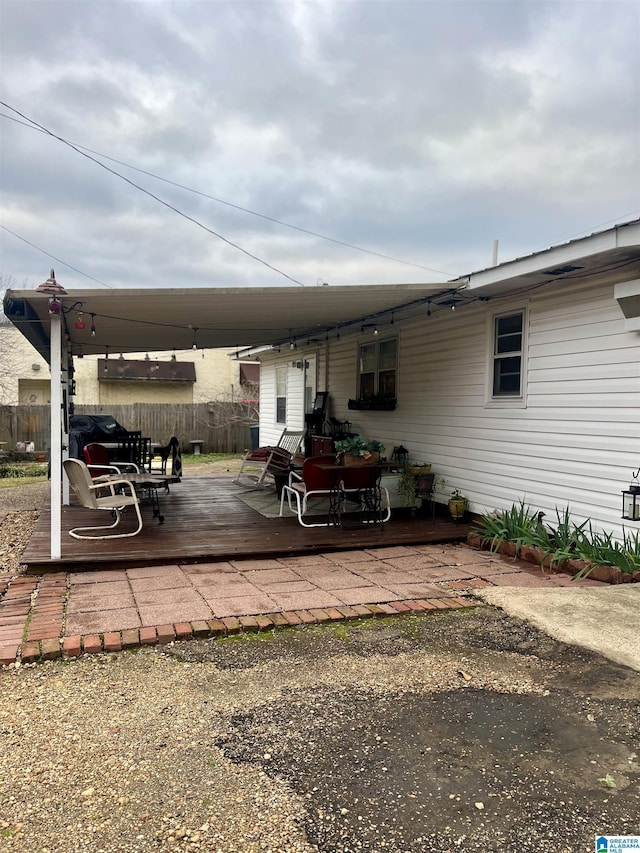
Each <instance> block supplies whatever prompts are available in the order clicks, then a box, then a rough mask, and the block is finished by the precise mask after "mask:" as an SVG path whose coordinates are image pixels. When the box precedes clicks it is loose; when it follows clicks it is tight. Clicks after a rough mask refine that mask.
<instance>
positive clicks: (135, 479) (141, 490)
mask: <svg viewBox="0 0 640 853" xmlns="http://www.w3.org/2000/svg"><path fill="white" fill-rule="evenodd" d="M108 479H109V480H128V481H129V482H130V483H131V485H132V486H133V488H134V489H135V492H136V494H137V495H138V496H139V497H140V498H141V499H142V500H148V501H149V502H150V503H151V507H152V509H153V517H154V518H157V519H158V523H159V524H162V523H163V522H164V515H162V513H161V512H160V498H159V497H158V489H164V490H165V491H166V492H168V491H169V477H165V476H163V475H162V474H160V475H159V476H158V475H156V474H153V475H152V474H145V473H141V474H129V473H126V472H123V473H122V474H116V475H114V476H110V477H109V478H108Z"/></svg>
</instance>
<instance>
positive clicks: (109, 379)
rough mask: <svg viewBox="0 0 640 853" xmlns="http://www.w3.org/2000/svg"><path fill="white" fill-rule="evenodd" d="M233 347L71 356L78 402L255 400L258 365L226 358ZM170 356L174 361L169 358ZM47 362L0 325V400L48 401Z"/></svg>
mask: <svg viewBox="0 0 640 853" xmlns="http://www.w3.org/2000/svg"><path fill="white" fill-rule="evenodd" d="M230 352H233V351H232V350H220V349H211V350H197V351H195V352H192V351H189V352H188V353H184V352H180V353H177V354H176V355H175V356H174V353H173V351H171V350H169V351H166V352H160V353H153V354H152V355H147V354H146V353H128V354H127V355H126V356H124V357H122V358H121V357H120V356H119V354H117V355H115V356H112V357H110V358H109V359H105V358H98V357H97V356H86V357H85V358H75V359H74V369H75V374H74V378H75V383H76V395H75V397H74V401H75V403H76V404H78V405H92V404H100V405H109V404H113V405H119V404H127V403H202V402H208V401H212V400H225V401H235V402H237V401H238V400H247V399H250V400H254V399H257V397H258V387H259V382H260V365H259V364H257V363H256V362H238V361H233V360H232V359H230V358H229V353H230ZM174 359H175V360H174ZM49 382H50V374H49V365H48V364H47V362H46V361H45V360H44V358H42V356H41V355H39V354H38V352H37V351H36V350H35V349H34V348H33V347H32V346H31V344H30V343H29V342H28V341H27V339H26V338H25V337H24V336H23V335H22V334H21V333H20V332H19V331H18V329H16V327H15V326H13V325H11V324H6V325H4V324H3V325H0V402H2V403H3V404H5V405H22V406H29V405H31V406H40V405H47V404H49V402H50V387H49Z"/></svg>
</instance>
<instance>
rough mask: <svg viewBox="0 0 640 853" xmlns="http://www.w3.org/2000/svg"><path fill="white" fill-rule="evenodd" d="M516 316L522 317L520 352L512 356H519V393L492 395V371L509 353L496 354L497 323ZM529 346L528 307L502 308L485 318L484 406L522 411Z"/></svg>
mask: <svg viewBox="0 0 640 853" xmlns="http://www.w3.org/2000/svg"><path fill="white" fill-rule="evenodd" d="M516 314H520V315H521V316H522V339H521V346H520V350H518V351H516V350H514V351H513V353H512V354H513V355H516V354H517V355H519V356H520V393H519V394H494V390H493V383H494V370H495V363H496V360H497V359H499V358H508V357H509V355H510V354H509V353H497V352H496V328H497V321H498V320H499V319H502V318H503V317H512V316H514V315H516ZM528 345H529V306H528V303H527V304H522V303H519V304H517V305H509V306H503V307H502V308H501V310H500V311H494V312H492V313H490V314H489V315H488V316H487V379H486V400H485V405H486V406H488V407H491V408H506V409H522V408H526V405H527V352H528Z"/></svg>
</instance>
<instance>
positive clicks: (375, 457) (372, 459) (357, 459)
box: [340, 451, 380, 465]
mask: <svg viewBox="0 0 640 853" xmlns="http://www.w3.org/2000/svg"><path fill="white" fill-rule="evenodd" d="M340 461H341V464H342V465H377V463H378V462H379V461H380V454H379V453H378V452H377V451H376V452H374V453H371V454H370V455H369V456H368V457H366V458H365V457H364V456H356V455H355V454H354V453H341V454H340Z"/></svg>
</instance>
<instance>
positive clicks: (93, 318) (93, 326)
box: [91, 314, 96, 338]
mask: <svg viewBox="0 0 640 853" xmlns="http://www.w3.org/2000/svg"><path fill="white" fill-rule="evenodd" d="M95 336H96V315H95V314H91V337H92V338H95Z"/></svg>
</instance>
